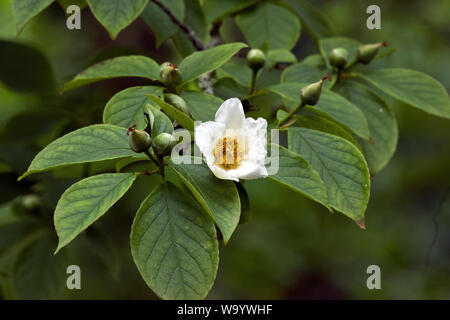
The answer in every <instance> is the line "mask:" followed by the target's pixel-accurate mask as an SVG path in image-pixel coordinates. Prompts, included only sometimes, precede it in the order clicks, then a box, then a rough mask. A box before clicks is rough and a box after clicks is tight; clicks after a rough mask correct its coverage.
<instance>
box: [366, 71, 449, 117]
mask: <svg viewBox="0 0 450 320" xmlns="http://www.w3.org/2000/svg"><path fill="white" fill-rule="evenodd" d="M358 76H359V77H361V78H363V79H365V80H367V81H369V82H370V83H372V84H373V85H374V86H376V87H378V88H379V89H381V90H382V91H384V92H386V93H387V94H388V95H391V96H392V97H394V98H396V99H398V100H400V101H402V102H404V103H406V104H408V105H411V106H413V107H415V108H418V109H420V110H422V111H425V112H428V113H431V114H433V115H435V116H438V117H443V118H447V119H450V99H449V96H448V93H447V90H446V89H445V88H444V86H443V85H442V84H441V83H440V82H438V81H437V80H435V79H434V78H432V77H430V76H429V75H426V74H424V73H422V72H419V71H414V70H409V69H400V68H395V69H382V70H377V71H372V72H366V73H361V74H358Z"/></svg>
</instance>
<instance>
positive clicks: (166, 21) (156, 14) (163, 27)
mask: <svg viewBox="0 0 450 320" xmlns="http://www.w3.org/2000/svg"><path fill="white" fill-rule="evenodd" d="M160 2H161V3H162V4H164V5H165V6H166V7H167V8H168V9H169V10H170V12H172V14H173V15H174V16H175V17H176V18H177V19H178V20H179V21H183V20H184V12H185V4H184V1H180V0H160ZM141 18H142V20H144V22H145V23H146V24H148V25H149V26H150V28H151V29H152V31H153V34H154V35H155V37H156V46H157V47H159V46H160V45H161V44H162V43H163V42H164V41H165V40H167V39H169V38H170V37H171V36H173V35H174V34H175V33H177V31H178V30H179V27H178V26H177V25H176V24H174V23H173V22H172V20H171V19H170V17H169V16H168V15H167V14H166V13H165V12H164V11H163V10H162V9H161V8H160V7H158V6H157V5H156V4H154V3H153V2H152V1H150V2H149V3H148V4H147V6H146V7H145V9H144V11H142V13H141Z"/></svg>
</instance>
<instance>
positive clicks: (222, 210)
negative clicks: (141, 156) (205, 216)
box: [170, 158, 241, 243]
mask: <svg viewBox="0 0 450 320" xmlns="http://www.w3.org/2000/svg"><path fill="white" fill-rule="evenodd" d="M200 162H201V160H200ZM191 163H192V164H175V163H174V162H173V161H170V166H171V167H172V168H173V169H174V170H175V172H176V173H177V174H178V175H179V176H180V178H181V180H182V181H183V182H184V183H185V184H186V186H187V187H188V188H189V190H191V192H192V194H193V195H194V196H195V198H196V199H197V201H198V202H199V203H200V205H201V206H202V207H203V208H204V209H205V210H206V212H208V213H209V214H210V215H211V217H212V218H213V220H214V222H215V223H216V224H217V226H218V227H219V229H220V231H221V232H222V235H223V241H224V242H225V243H227V242H228V240H230V238H231V235H232V234H233V232H234V229H236V226H237V225H238V222H239V217H240V214H241V205H240V201H239V194H238V191H237V190H236V187H235V185H234V183H233V181H230V180H221V179H218V178H216V177H215V176H214V174H213V173H212V172H211V170H210V169H209V168H208V166H207V165H206V164H205V163H203V162H201V164H194V158H192V161H191Z"/></svg>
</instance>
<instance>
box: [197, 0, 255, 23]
mask: <svg viewBox="0 0 450 320" xmlns="http://www.w3.org/2000/svg"><path fill="white" fill-rule="evenodd" d="M255 2H256V0H227V1H224V0H208V1H205V2H204V5H203V7H204V10H205V14H206V18H207V20H208V22H213V21H218V20H220V19H222V18H224V17H226V16H228V15H231V14H233V13H236V12H238V11H241V10H243V9H245V8H247V7H249V6H251V5H252V4H254V3H255Z"/></svg>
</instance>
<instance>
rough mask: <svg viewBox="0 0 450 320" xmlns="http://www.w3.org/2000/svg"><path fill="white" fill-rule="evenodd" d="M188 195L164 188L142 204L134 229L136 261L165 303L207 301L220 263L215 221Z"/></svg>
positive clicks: (133, 247)
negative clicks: (169, 301)
mask: <svg viewBox="0 0 450 320" xmlns="http://www.w3.org/2000/svg"><path fill="white" fill-rule="evenodd" d="M202 211H203V210H202V208H201V207H200V206H198V205H197V204H196V203H195V202H194V201H193V200H192V199H191V198H190V197H189V196H188V195H186V194H184V193H183V192H181V191H180V190H179V189H177V188H176V187H175V186H174V185H172V184H170V183H167V184H166V183H164V184H161V185H160V186H159V187H157V188H156V189H155V190H154V191H153V192H152V193H151V194H150V195H149V196H148V197H147V198H146V199H145V200H144V202H143V203H142V204H141V207H140V208H139V210H138V212H137V215H136V217H135V219H134V222H133V227H132V230H131V237H130V238H131V252H132V254H133V258H134V262H135V263H136V266H137V267H138V269H139V271H140V273H141V275H142V277H143V278H144V280H145V282H146V283H147V284H148V286H149V287H150V288H151V289H152V290H153V291H154V292H155V293H156V294H157V295H158V296H160V297H161V298H163V299H186V300H190V299H203V298H205V297H206V295H207V294H208V292H209V290H210V289H211V287H212V285H213V282H214V279H215V277H216V272H217V267H218V263H219V249H218V242H217V235H216V230H215V227H214V223H213V221H212V220H211V219H210V218H209V217H208V216H207V215H206V214H205V213H203V212H202Z"/></svg>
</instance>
